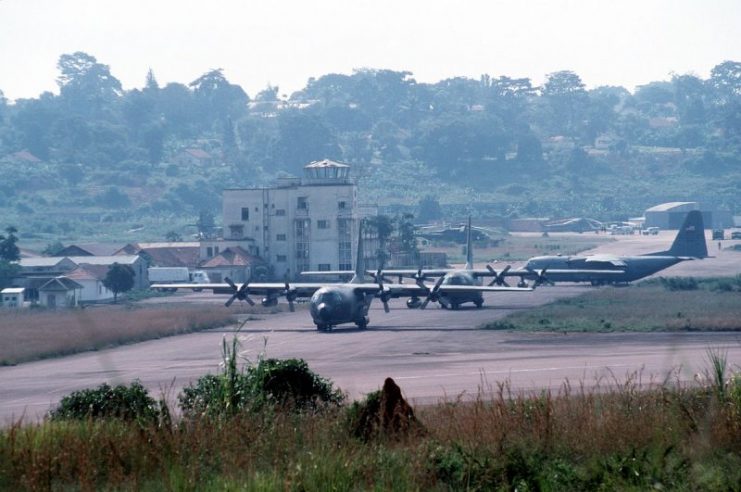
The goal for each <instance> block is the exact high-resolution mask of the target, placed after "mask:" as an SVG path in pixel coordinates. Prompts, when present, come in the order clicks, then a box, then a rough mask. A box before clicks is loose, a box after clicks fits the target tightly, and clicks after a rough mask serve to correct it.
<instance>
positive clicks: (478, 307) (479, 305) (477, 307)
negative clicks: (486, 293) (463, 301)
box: [474, 301, 484, 309]
mask: <svg viewBox="0 0 741 492" xmlns="http://www.w3.org/2000/svg"><path fill="white" fill-rule="evenodd" d="M474 304H476V309H481V307H482V306H483V305H484V301H475V302H474Z"/></svg>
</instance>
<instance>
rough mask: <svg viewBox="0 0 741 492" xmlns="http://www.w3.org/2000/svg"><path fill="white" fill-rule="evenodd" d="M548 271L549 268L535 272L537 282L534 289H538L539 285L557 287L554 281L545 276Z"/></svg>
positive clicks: (534, 283)
mask: <svg viewBox="0 0 741 492" xmlns="http://www.w3.org/2000/svg"><path fill="white" fill-rule="evenodd" d="M546 270H547V268H543V269H542V270H538V271H536V272H533V273H535V275H536V277H535V282H533V288H535V287H537V286H539V285H542V284H548V285H556V284H555V283H553V281H552V280H550V279H549V278H548V277H546V276H545V271H546Z"/></svg>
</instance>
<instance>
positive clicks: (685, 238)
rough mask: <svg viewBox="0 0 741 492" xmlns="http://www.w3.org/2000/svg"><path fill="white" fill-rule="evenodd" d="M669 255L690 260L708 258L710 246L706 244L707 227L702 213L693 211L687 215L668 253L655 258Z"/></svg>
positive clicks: (654, 254)
mask: <svg viewBox="0 0 741 492" xmlns="http://www.w3.org/2000/svg"><path fill="white" fill-rule="evenodd" d="M657 255H668V256H680V257H689V258H707V256H708V245H707V243H706V242H705V225H704V224H703V220H702V212H700V211H699V210H693V211H691V212H689V213H688V214H687V217H686V218H685V219H684V223H683V224H682V227H681V228H680V229H679V232H677V237H675V238H674V242H673V243H672V247H671V248H669V249H668V250H667V251H662V252H660V253H653V256H657Z"/></svg>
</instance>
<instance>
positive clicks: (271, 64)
mask: <svg viewBox="0 0 741 492" xmlns="http://www.w3.org/2000/svg"><path fill="white" fill-rule="evenodd" d="M739 26H741V0H704V1H703V0H539V1H536V0H523V1H514V0H488V1H487V0H472V1H466V0H455V1H448V0H443V1H436V0H428V1H404V0H394V1H392V0H314V1H302V0H272V1H269V2H268V1H263V0H251V1H247V0H242V1H239V0H211V1H195V0H178V1H174V0H146V1H145V0H127V1H117V2H112V1H108V0H0V90H2V91H3V92H4V93H5V95H6V97H8V98H9V99H16V98H21V97H35V96H37V95H38V94H39V93H41V92H42V91H45V90H53V91H56V84H55V79H56V77H57V75H58V74H57V69H56V63H57V60H58V59H59V56H60V55H61V54H63V53H72V52H74V51H85V52H87V53H89V54H91V55H94V56H95V57H96V58H97V59H98V61H99V62H101V63H105V64H108V65H110V67H111V71H112V73H113V75H115V76H116V77H118V78H119V79H120V80H121V82H122V83H123V85H124V87H125V88H127V89H130V88H133V87H141V86H142V85H143V83H144V78H145V74H146V72H147V69H148V68H149V67H151V68H152V69H153V70H154V72H155V75H156V77H157V79H158V80H159V82H160V84H161V85H164V84H165V83H167V82H173V81H174V82H182V83H188V82H190V81H192V80H194V79H196V78H197V77H198V76H200V75H201V74H203V73H204V72H206V71H207V70H209V69H211V68H223V69H224V73H225V75H226V76H227V78H228V79H229V80H230V81H232V82H234V83H237V84H240V85H241V86H242V87H243V88H244V89H245V90H246V91H247V93H248V94H249V95H250V96H254V95H255V94H256V93H257V92H258V91H259V90H261V89H263V88H265V87H266V86H267V84H272V85H278V86H280V93H281V94H284V93H287V94H290V92H292V91H294V90H297V89H300V88H302V87H303V86H304V85H305V84H306V81H307V79H308V78H309V77H319V76H321V75H324V74H327V73H348V74H349V73H351V72H352V70H353V69H354V68H362V67H370V68H390V69H394V70H409V71H411V72H412V73H413V74H414V77H415V78H416V79H417V80H418V81H422V82H436V81H438V80H441V79H444V78H448V77H453V76H467V77H475V78H478V77H479V75H481V74H482V73H488V74H490V75H492V76H499V75H509V76H516V77H530V78H531V79H532V80H533V83H534V84H540V83H542V82H543V80H544V79H545V76H546V74H548V73H550V72H554V71H557V70H573V71H575V72H576V73H578V74H579V75H580V76H581V77H582V80H583V81H584V82H585V83H586V84H587V86H589V87H596V86H599V85H607V84H610V85H622V86H625V87H627V88H628V89H631V90H632V89H633V88H634V86H636V85H641V84H644V83H646V82H650V81H652V80H664V79H668V78H669V77H670V73H671V72H676V73H688V72H692V73H696V74H697V75H700V76H702V77H707V75H708V73H709V71H710V69H711V68H712V67H713V66H715V65H716V64H718V63H720V62H722V61H724V60H734V61H741V28H740V27H739Z"/></svg>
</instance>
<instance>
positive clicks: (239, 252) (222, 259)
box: [201, 246, 265, 268]
mask: <svg viewBox="0 0 741 492" xmlns="http://www.w3.org/2000/svg"><path fill="white" fill-rule="evenodd" d="M263 263H265V261H264V260H263V259H262V258H260V257H259V256H253V255H251V254H249V253H248V252H247V251H245V250H244V249H242V248H240V247H239V246H234V247H231V248H226V249H225V250H224V251H222V252H221V253H219V254H218V255H216V256H214V257H213V258H211V259H210V260H208V261H206V262H205V263H203V264H201V266H202V267H204V268H213V267H220V266H248V265H260V264H263Z"/></svg>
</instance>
